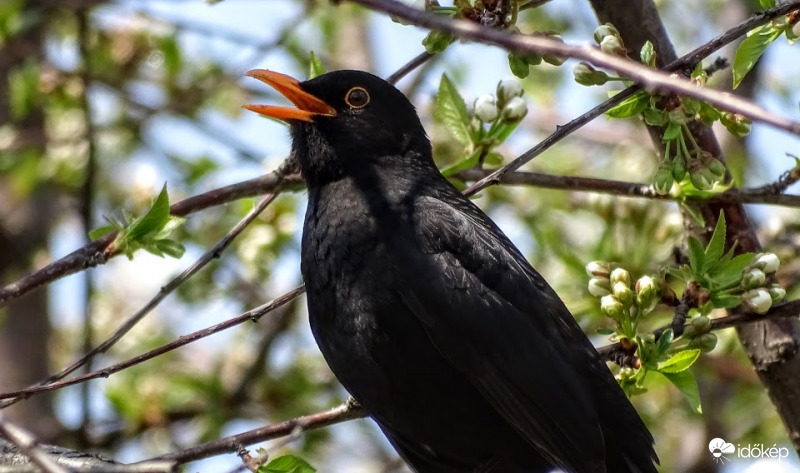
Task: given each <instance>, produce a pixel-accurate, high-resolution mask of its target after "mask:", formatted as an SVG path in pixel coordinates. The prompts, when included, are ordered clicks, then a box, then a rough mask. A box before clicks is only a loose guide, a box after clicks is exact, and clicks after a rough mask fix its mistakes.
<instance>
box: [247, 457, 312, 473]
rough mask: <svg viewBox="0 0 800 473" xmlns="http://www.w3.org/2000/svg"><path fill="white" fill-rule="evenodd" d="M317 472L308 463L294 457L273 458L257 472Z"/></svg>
mask: <svg viewBox="0 0 800 473" xmlns="http://www.w3.org/2000/svg"><path fill="white" fill-rule="evenodd" d="M316 471H317V470H316V469H315V468H314V467H312V466H311V465H310V464H309V463H308V462H307V461H305V460H303V459H302V458H300V457H296V456H294V455H282V456H280V457H277V458H273V459H272V460H270V461H269V463H267V464H266V465H261V466H260V467H258V470H257V472H258V473H315V472H316Z"/></svg>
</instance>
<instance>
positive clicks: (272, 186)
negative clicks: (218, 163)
mask: <svg viewBox="0 0 800 473" xmlns="http://www.w3.org/2000/svg"><path fill="white" fill-rule="evenodd" d="M292 162H293V161H292V160H291V159H289V160H287V161H286V162H285V163H284V164H283V165H282V166H281V167H280V168H279V169H278V170H276V171H273V172H271V173H269V174H265V175H263V176H261V177H258V178H255V179H250V180H248V181H243V182H239V183H236V184H232V185H229V186H226V187H221V188H219V189H214V190H211V191H208V192H205V193H203V194H199V195H196V196H194V197H189V198H188V199H185V200H182V201H180V202H176V203H174V204H172V205H171V206H170V213H171V214H172V215H176V216H186V215H189V214H191V213H194V212H197V211H199V210H203V209H207V208H209V207H214V206H218V205H222V204H225V203H228V202H232V201H234V200H237V199H241V198H244V197H254V196H258V195H263V194H267V193H277V192H282V191H285V190H292V189H297V188H299V187H300V185H301V184H302V180H301V179H300V176H299V175H298V174H296V172H295V170H294V167H293V164H292ZM114 238H116V233H111V234H109V235H106V236H104V237H102V238H99V239H97V240H95V241H93V242H91V243H89V244H88V245H86V246H84V247H82V248H80V249H78V250H75V251H73V252H72V253H70V254H69V255H67V256H65V257H63V258H61V259H59V260H57V261H54V262H52V263H50V264H48V265H47V266H45V267H44V268H42V269H40V270H39V271H36V272H35V273H32V274H30V275H28V276H25V277H24V278H22V279H20V280H18V281H16V282H14V283H12V284H9V285H7V286H5V287H4V288H2V289H0V307H2V306H4V305H5V304H6V303H8V301H10V300H12V299H16V298H19V297H21V296H23V295H25V294H27V293H28V292H30V291H31V290H33V289H36V288H37V287H39V286H42V285H44V284H48V283H51V282H53V281H55V280H57V279H60V278H63V277H64V276H68V275H70V274H73V273H76V272H78V271H81V270H84V269H87V268H91V267H94V266H97V265H100V264H104V263H106V262H107V261H108V260H109V259H111V258H113V257H115V256H117V255H118V253H117V252H116V251H115V250H114V249H113V248H111V243H112V242H113V241H114Z"/></svg>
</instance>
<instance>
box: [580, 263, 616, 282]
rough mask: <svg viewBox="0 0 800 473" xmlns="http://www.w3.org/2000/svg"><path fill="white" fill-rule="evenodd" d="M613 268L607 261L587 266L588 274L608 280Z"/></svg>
mask: <svg viewBox="0 0 800 473" xmlns="http://www.w3.org/2000/svg"><path fill="white" fill-rule="evenodd" d="M610 273H611V267H610V265H609V264H608V262H606V261H592V262H591V263H589V264H587V265H586V274H588V275H589V276H592V277H595V278H605V279H608V276H609V274H610Z"/></svg>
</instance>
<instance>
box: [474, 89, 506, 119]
mask: <svg viewBox="0 0 800 473" xmlns="http://www.w3.org/2000/svg"><path fill="white" fill-rule="evenodd" d="M499 114H500V111H499V110H497V105H496V104H495V101H494V97H493V96H491V95H482V96H480V97H478V98H477V99H475V116H476V117H478V120H480V121H482V122H484V123H490V122H493V121H495V119H496V118H497V116H498V115H499Z"/></svg>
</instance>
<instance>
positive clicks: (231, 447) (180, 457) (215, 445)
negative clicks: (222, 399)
mask: <svg viewBox="0 0 800 473" xmlns="http://www.w3.org/2000/svg"><path fill="white" fill-rule="evenodd" d="M366 415H367V412H366V410H364V408H363V407H361V405H360V404H358V403H357V402H355V401H354V400H353V399H352V398H350V400H348V401H347V402H346V403H344V404H342V405H340V406H337V407H334V408H333V409H329V410H327V411H323V412H318V413H316V414H310V415H305V416H301V417H297V418H296V419H292V420H288V421H286V422H281V423H279V424H273V425H268V426H266V427H260V428H258V429H253V430H249V431H247V432H243V433H241V434H237V435H232V436H230V437H225V438H221V439H217V440H214V441H211V442H207V443H204V444H201V445H197V446H196V447H192V448H188V449H186V450H179V451H177V452H172V453H168V454H166V455H162V456H160V457H156V458H152V459H150V460H148V461H160V460H172V461H176V462H178V464H182V463H186V462H190V461H194V460H200V459H202V458H208V457H211V456H214V455H218V454H220V453H228V452H235V451H237V450H238V449H239V448H240V447H241V446H243V445H250V444H254V443H258V442H263V441H265V440H271V439H275V438H279V437H285V436H287V435H291V434H292V433H293V432H294V431H295V429H297V428H298V427H300V428H302V429H303V430H312V429H318V428H320V427H327V426H329V425H333V424H338V423H341V422H345V421H348V420H352V419H359V418H361V417H365V416H366Z"/></svg>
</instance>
